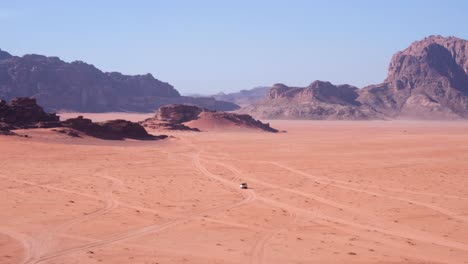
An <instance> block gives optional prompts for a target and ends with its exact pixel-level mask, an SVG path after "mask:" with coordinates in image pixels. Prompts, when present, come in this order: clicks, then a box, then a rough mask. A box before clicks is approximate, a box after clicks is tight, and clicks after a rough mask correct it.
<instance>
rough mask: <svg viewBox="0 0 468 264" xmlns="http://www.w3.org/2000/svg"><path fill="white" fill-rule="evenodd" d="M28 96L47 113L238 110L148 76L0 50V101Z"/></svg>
mask: <svg viewBox="0 0 468 264" xmlns="http://www.w3.org/2000/svg"><path fill="white" fill-rule="evenodd" d="M14 97H34V98H36V99H37V100H38V102H39V104H41V105H42V106H43V107H44V108H45V109H47V110H54V111H57V110H70V111H86V112H105V111H140V112H148V111H150V112H152V111H154V109H157V108H158V107H159V106H161V105H164V104H171V103H186V104H195V105H199V106H202V107H205V108H209V109H217V110H218V109H219V110H234V109H237V108H238V106H237V105H235V104H233V103H229V102H220V101H216V100H215V99H213V98H208V97H206V98H192V97H185V96H181V95H180V94H179V92H178V91H177V90H176V89H174V87H173V86H172V85H170V84H168V83H165V82H162V81H159V80H157V79H155V78H154V77H153V76H152V75H151V74H145V75H124V74H121V73H118V72H110V73H109V72H102V71H101V70H99V69H97V68H96V67H94V66H93V65H91V64H87V63H84V62H81V61H74V62H71V63H68V62H64V61H62V60H60V59H59V58H57V57H46V56H42V55H34V54H32V55H25V56H22V57H18V56H12V55H10V54H9V53H7V52H5V51H1V50H0V98H2V99H4V100H10V99H12V98H14Z"/></svg>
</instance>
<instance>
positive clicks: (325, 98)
mask: <svg viewBox="0 0 468 264" xmlns="http://www.w3.org/2000/svg"><path fill="white" fill-rule="evenodd" d="M358 92H359V90H358V88H356V87H354V86H350V85H333V84H331V83H329V82H323V81H315V82H313V83H311V84H310V85H309V86H307V87H305V88H301V87H288V86H286V85H284V84H275V85H273V87H272V88H271V89H270V90H269V92H268V94H267V95H266V98H265V99H264V100H263V101H261V102H259V103H257V104H253V105H250V106H247V107H244V108H242V109H241V110H240V111H238V112H239V113H244V114H252V115H253V116H255V117H258V118H264V119H317V120H328V119H338V120H339V119H353V120H360V119H371V118H377V117H378V114H377V113H376V112H375V111H373V110H372V109H371V108H369V107H367V106H363V105H362V104H361V103H360V102H359V101H357V98H358V97H359V93H358Z"/></svg>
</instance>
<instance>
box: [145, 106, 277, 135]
mask: <svg viewBox="0 0 468 264" xmlns="http://www.w3.org/2000/svg"><path fill="white" fill-rule="evenodd" d="M194 123H195V126H193V124H194ZM207 123H208V124H209V125H211V126H215V127H217V128H219V129H218V130H223V128H226V129H227V130H229V129H230V128H229V127H239V128H243V129H244V128H246V129H256V130H262V131H267V132H278V130H276V129H274V128H272V127H270V125H269V124H264V123H262V122H260V121H259V120H255V119H253V118H252V117H251V116H249V115H239V114H235V113H227V112H219V111H211V110H208V109H203V108H200V107H197V106H193V105H178V104H172V105H166V106H163V107H160V108H159V109H158V111H157V112H156V115H155V116H154V117H152V118H148V119H146V120H145V121H142V122H141V124H142V125H143V126H145V127H149V128H155V129H167V130H192V131H201V130H203V129H200V128H199V127H196V125H197V124H200V125H206V124H207Z"/></svg>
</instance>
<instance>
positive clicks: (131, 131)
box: [62, 116, 167, 140]
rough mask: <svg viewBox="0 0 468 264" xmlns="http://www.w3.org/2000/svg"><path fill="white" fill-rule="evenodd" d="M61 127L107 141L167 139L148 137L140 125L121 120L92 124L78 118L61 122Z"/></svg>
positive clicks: (89, 120)
mask: <svg viewBox="0 0 468 264" xmlns="http://www.w3.org/2000/svg"><path fill="white" fill-rule="evenodd" d="M62 126H64V127H67V128H72V129H74V130H77V131H81V132H83V133H85V134H87V135H89V136H92V137H96V138H100V139H108V140H122V139H125V138H130V139H138V140H145V139H148V140H151V139H163V138H166V137H167V136H153V135H150V134H148V132H146V130H145V128H143V127H142V126H141V125H140V124H138V123H134V122H130V121H127V120H122V119H117V120H111V121H106V122H100V123H93V122H92V121H91V119H87V118H83V117H82V116H79V117H77V118H71V119H67V120H65V121H63V122H62Z"/></svg>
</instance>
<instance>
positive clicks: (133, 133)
mask: <svg viewBox="0 0 468 264" xmlns="http://www.w3.org/2000/svg"><path fill="white" fill-rule="evenodd" d="M30 128H57V129H55V131H56V132H59V133H63V134H67V135H69V136H72V137H79V134H78V133H77V132H76V131H81V132H83V133H85V134H87V135H89V136H92V137H96V138H101V139H113V140H120V139H125V138H130V139H140V140H146V139H161V138H165V137H166V136H153V135H150V134H148V132H146V130H145V128H144V127H142V126H141V125H140V124H138V123H134V122H130V121H126V120H112V121H107V122H101V123H93V122H92V121H91V120H90V119H86V118H83V117H78V118H72V119H68V120H65V121H63V122H60V121H59V116H57V115H56V114H49V113H46V112H45V111H44V110H43V109H42V107H40V106H39V105H37V103H36V99H33V98H25V97H22V98H15V99H13V100H11V102H10V103H9V104H8V103H6V102H5V101H3V100H0V134H2V135H14V134H15V133H13V132H11V130H15V129H30Z"/></svg>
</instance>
